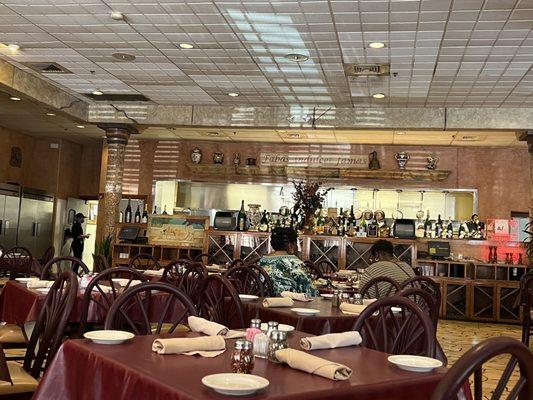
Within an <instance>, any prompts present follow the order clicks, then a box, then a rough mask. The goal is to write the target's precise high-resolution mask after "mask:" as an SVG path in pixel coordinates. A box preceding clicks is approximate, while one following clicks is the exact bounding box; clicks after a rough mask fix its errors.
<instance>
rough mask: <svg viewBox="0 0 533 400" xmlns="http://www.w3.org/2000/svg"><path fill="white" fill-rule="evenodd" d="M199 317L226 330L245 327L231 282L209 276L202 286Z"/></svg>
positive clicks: (239, 303) (220, 277)
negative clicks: (216, 323)
mask: <svg viewBox="0 0 533 400" xmlns="http://www.w3.org/2000/svg"><path fill="white" fill-rule="evenodd" d="M200 308H201V315H202V317H204V318H205V319H208V320H209V321H214V322H218V323H219V324H222V325H224V326H226V327H228V328H233V329H241V328H244V327H245V324H244V313H243V311H242V304H241V299H240V298H239V295H238V293H237V291H236V290H235V288H234V287H233V285H232V284H231V282H230V281H229V280H228V279H227V278H225V277H223V276H221V275H217V274H212V275H209V276H208V277H207V278H206V279H205V281H204V284H203V286H202V292H201V297H200Z"/></svg>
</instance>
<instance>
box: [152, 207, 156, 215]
mask: <svg viewBox="0 0 533 400" xmlns="http://www.w3.org/2000/svg"><path fill="white" fill-rule="evenodd" d="M152 214H153V215H157V206H154V212H153V213H152Z"/></svg>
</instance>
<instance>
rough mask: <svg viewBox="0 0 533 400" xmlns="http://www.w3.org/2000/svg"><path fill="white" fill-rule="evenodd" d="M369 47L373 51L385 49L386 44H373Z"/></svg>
mask: <svg viewBox="0 0 533 400" xmlns="http://www.w3.org/2000/svg"><path fill="white" fill-rule="evenodd" d="M368 47H370V48H372V49H382V48H383V47H385V43H382V42H372V43H370V44H369V45H368Z"/></svg>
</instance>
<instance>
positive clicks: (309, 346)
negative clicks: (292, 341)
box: [300, 331, 363, 350]
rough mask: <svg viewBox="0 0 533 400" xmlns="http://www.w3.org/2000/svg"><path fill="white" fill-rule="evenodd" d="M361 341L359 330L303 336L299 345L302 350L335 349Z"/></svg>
mask: <svg viewBox="0 0 533 400" xmlns="http://www.w3.org/2000/svg"><path fill="white" fill-rule="evenodd" d="M362 341H363V340H362V339H361V335H360V334H359V332H357V331H349V332H342V333H329V334H327V335H321V336H311V337H304V338H302V339H300V346H301V347H302V349H304V350H319V349H335V348H337V347H347V346H357V345H359V344H361V342H362Z"/></svg>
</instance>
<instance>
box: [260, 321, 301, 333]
mask: <svg viewBox="0 0 533 400" xmlns="http://www.w3.org/2000/svg"><path fill="white" fill-rule="evenodd" d="M261 330H262V331H263V332H266V331H267V330H268V324H267V323H266V322H263V323H262V324H261ZM293 330H294V326H292V325H285V324H279V325H278V331H282V332H287V333H288V332H292V331H293Z"/></svg>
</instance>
